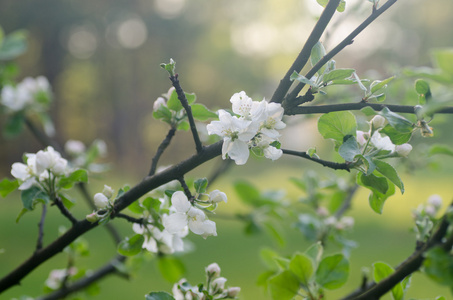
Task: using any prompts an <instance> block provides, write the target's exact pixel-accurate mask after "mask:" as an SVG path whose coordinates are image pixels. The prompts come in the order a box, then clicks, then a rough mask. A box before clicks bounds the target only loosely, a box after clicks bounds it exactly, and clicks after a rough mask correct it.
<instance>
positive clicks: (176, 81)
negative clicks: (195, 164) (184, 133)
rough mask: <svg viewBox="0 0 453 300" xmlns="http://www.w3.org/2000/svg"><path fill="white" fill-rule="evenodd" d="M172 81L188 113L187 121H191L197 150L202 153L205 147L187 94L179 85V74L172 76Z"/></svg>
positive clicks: (191, 129)
mask: <svg viewBox="0 0 453 300" xmlns="http://www.w3.org/2000/svg"><path fill="white" fill-rule="evenodd" d="M170 80H171V82H172V84H173V86H174V87H175V90H176V93H177V94H178V99H179V101H181V104H182V107H184V109H185V111H186V113H187V119H189V124H190V131H192V135H193V139H194V141H195V148H196V149H197V153H200V152H201V150H202V149H203V145H202V144H201V141H200V137H199V136H198V131H197V127H196V126H195V120H194V118H193V115H192V108H191V107H190V105H189V102H188V101H187V98H186V94H185V93H184V91H183V89H182V88H181V84H180V83H179V79H178V74H176V75H175V76H170Z"/></svg>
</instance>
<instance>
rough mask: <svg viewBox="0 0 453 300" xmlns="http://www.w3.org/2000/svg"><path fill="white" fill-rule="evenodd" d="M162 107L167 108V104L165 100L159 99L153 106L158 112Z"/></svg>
mask: <svg viewBox="0 0 453 300" xmlns="http://www.w3.org/2000/svg"><path fill="white" fill-rule="evenodd" d="M161 106H167V102H166V101H165V99H164V98H162V97H158V98H157V99H156V101H154V104H153V111H157V110H158V109H159V108H160V107H161Z"/></svg>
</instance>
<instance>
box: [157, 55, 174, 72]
mask: <svg viewBox="0 0 453 300" xmlns="http://www.w3.org/2000/svg"><path fill="white" fill-rule="evenodd" d="M160 67H161V68H162V69H164V70H165V71H167V72H168V74H170V76H175V74H176V70H175V69H176V62H175V61H174V60H173V59H172V58H170V62H169V63H168V64H165V63H161V64H160Z"/></svg>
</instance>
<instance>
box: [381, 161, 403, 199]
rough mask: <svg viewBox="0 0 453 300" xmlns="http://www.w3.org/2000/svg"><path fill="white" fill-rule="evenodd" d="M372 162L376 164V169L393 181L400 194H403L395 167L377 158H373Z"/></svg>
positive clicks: (401, 183) (401, 184)
mask: <svg viewBox="0 0 453 300" xmlns="http://www.w3.org/2000/svg"><path fill="white" fill-rule="evenodd" d="M374 163H375V165H376V170H377V171H378V172H379V173H381V174H382V175H384V176H385V177H387V178H388V179H389V180H390V181H391V182H393V183H394V184H395V185H396V186H397V187H398V188H399V189H400V191H401V194H404V184H403V182H402V181H401V178H400V177H399V175H398V172H396V170H395V168H394V167H392V166H391V165H389V164H388V163H386V162H384V161H382V160H379V159H376V160H374ZM384 194H385V193H384Z"/></svg>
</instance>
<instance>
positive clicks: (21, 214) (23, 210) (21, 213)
mask: <svg viewBox="0 0 453 300" xmlns="http://www.w3.org/2000/svg"><path fill="white" fill-rule="evenodd" d="M27 212H29V210H28V209H26V208H25V207H24V208H22V210H21V211H20V213H19V214H18V215H17V217H16V223H19V220H20V219H21V218H22V216H23V215H25V213H27Z"/></svg>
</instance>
